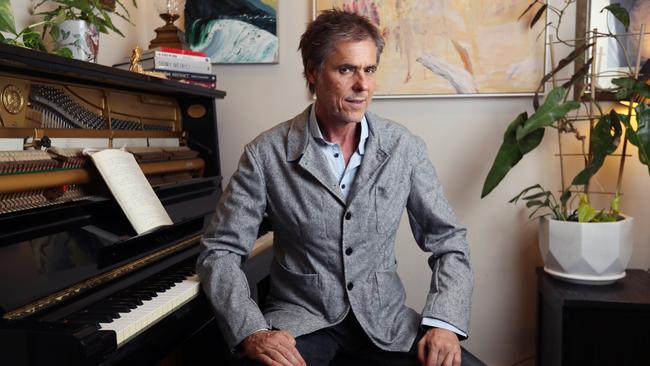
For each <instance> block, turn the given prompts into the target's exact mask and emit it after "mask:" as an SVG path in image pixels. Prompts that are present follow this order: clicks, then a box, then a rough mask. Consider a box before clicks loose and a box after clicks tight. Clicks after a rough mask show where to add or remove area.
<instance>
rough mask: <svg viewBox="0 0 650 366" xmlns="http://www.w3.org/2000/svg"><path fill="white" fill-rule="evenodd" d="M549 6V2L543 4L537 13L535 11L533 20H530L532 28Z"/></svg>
mask: <svg viewBox="0 0 650 366" xmlns="http://www.w3.org/2000/svg"><path fill="white" fill-rule="evenodd" d="M547 7H548V4H544V5H542V7H541V8H539V10H537V13H535V16H534V17H533V20H531V21H530V28H531V29H532V28H533V27H534V26H535V23H537V21H538V20H539V19H540V18H541V17H542V15H544V12H545V11H546V8H547Z"/></svg>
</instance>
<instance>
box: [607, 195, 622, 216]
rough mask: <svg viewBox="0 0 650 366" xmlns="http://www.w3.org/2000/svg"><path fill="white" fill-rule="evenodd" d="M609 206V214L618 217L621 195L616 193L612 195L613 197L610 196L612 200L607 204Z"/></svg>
mask: <svg viewBox="0 0 650 366" xmlns="http://www.w3.org/2000/svg"><path fill="white" fill-rule="evenodd" d="M609 207H610V208H611V211H612V213H611V216H612V217H618V215H619V214H620V213H621V196H620V195H619V194H618V193H616V194H615V195H614V198H612V202H611V203H610V204H609Z"/></svg>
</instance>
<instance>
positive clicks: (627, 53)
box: [587, 0, 650, 89]
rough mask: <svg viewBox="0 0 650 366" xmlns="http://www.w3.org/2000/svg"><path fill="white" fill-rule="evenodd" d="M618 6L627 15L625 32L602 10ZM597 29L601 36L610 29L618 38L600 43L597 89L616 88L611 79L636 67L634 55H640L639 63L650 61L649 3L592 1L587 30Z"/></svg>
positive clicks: (632, 0) (635, 0) (637, 0)
mask: <svg viewBox="0 0 650 366" xmlns="http://www.w3.org/2000/svg"><path fill="white" fill-rule="evenodd" d="M614 3H619V4H620V5H621V6H622V7H624V8H625V9H627V11H628V13H629V14H630V27H629V28H628V30H627V32H626V31H625V27H624V26H623V25H622V24H621V23H620V22H619V21H617V20H616V19H615V18H614V17H613V16H612V15H611V14H609V13H608V12H606V11H604V12H601V10H602V9H603V8H604V7H606V6H608V5H611V4H614ZM642 24H646V30H645V31H646V34H645V36H644V42H643V44H642V45H641V49H640V50H639V34H640V32H641V25H642ZM594 28H596V29H598V32H600V33H606V32H607V31H608V29H609V30H611V32H612V33H614V34H616V35H618V36H619V37H618V41H617V40H615V39H611V38H610V39H606V40H604V41H603V40H602V39H601V40H599V43H598V59H597V61H596V65H598V71H597V75H598V76H599V77H598V78H597V79H596V86H597V87H598V88H600V89H609V88H613V87H615V85H613V84H612V82H611V81H612V79H614V78H617V77H621V76H623V75H622V74H621V73H622V72H627V73H629V72H630V71H631V70H632V69H633V68H634V67H635V66H636V65H635V64H636V59H637V54H638V53H639V52H640V53H641V63H640V66H643V65H644V63H645V62H646V61H647V60H649V59H650V2H648V1H644V0H616V1H611V0H592V1H591V10H590V17H589V27H588V28H587V29H594Z"/></svg>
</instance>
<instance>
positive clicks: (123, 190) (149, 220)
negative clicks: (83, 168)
mask: <svg viewBox="0 0 650 366" xmlns="http://www.w3.org/2000/svg"><path fill="white" fill-rule="evenodd" d="M90 157H91V158H92V160H93V162H94V163H95V166H97V170H99V173H100V174H101V175H102V178H104V181H105V182H106V185H108V188H109V189H110V190H111V193H113V196H114V197H115V199H116V200H117V203H118V204H119V205H120V207H121V208H122V210H123V211H124V213H125V214H126V217H127V218H128V219H129V222H130V223H131V225H133V228H134V229H135V231H136V232H137V233H138V235H140V234H142V233H145V232H148V231H151V230H153V229H155V228H157V227H160V226H164V225H172V224H173V222H172V220H171V219H170V218H169V215H168V214H167V211H165V208H164V207H163V205H162V203H160V200H159V199H158V196H156V193H155V192H154V191H153V188H151V185H150V184H149V182H148V181H147V178H146V177H145V176H144V174H143V173H142V170H140V166H139V165H138V163H137V162H136V161H135V158H134V157H133V155H132V154H130V153H128V152H126V151H122V150H117V149H106V150H102V151H100V152H95V153H92V154H90Z"/></svg>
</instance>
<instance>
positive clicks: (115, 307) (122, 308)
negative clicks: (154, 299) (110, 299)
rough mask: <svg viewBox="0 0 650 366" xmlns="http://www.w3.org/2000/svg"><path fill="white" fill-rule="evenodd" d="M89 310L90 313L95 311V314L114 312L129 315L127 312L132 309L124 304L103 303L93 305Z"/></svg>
mask: <svg viewBox="0 0 650 366" xmlns="http://www.w3.org/2000/svg"><path fill="white" fill-rule="evenodd" d="M89 309H90V310H91V311H97V312H101V311H106V312H109V311H115V312H118V313H129V312H131V309H133V307H131V306H128V305H124V304H104V303H99V304H97V305H93V306H92V307H90V308H89Z"/></svg>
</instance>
